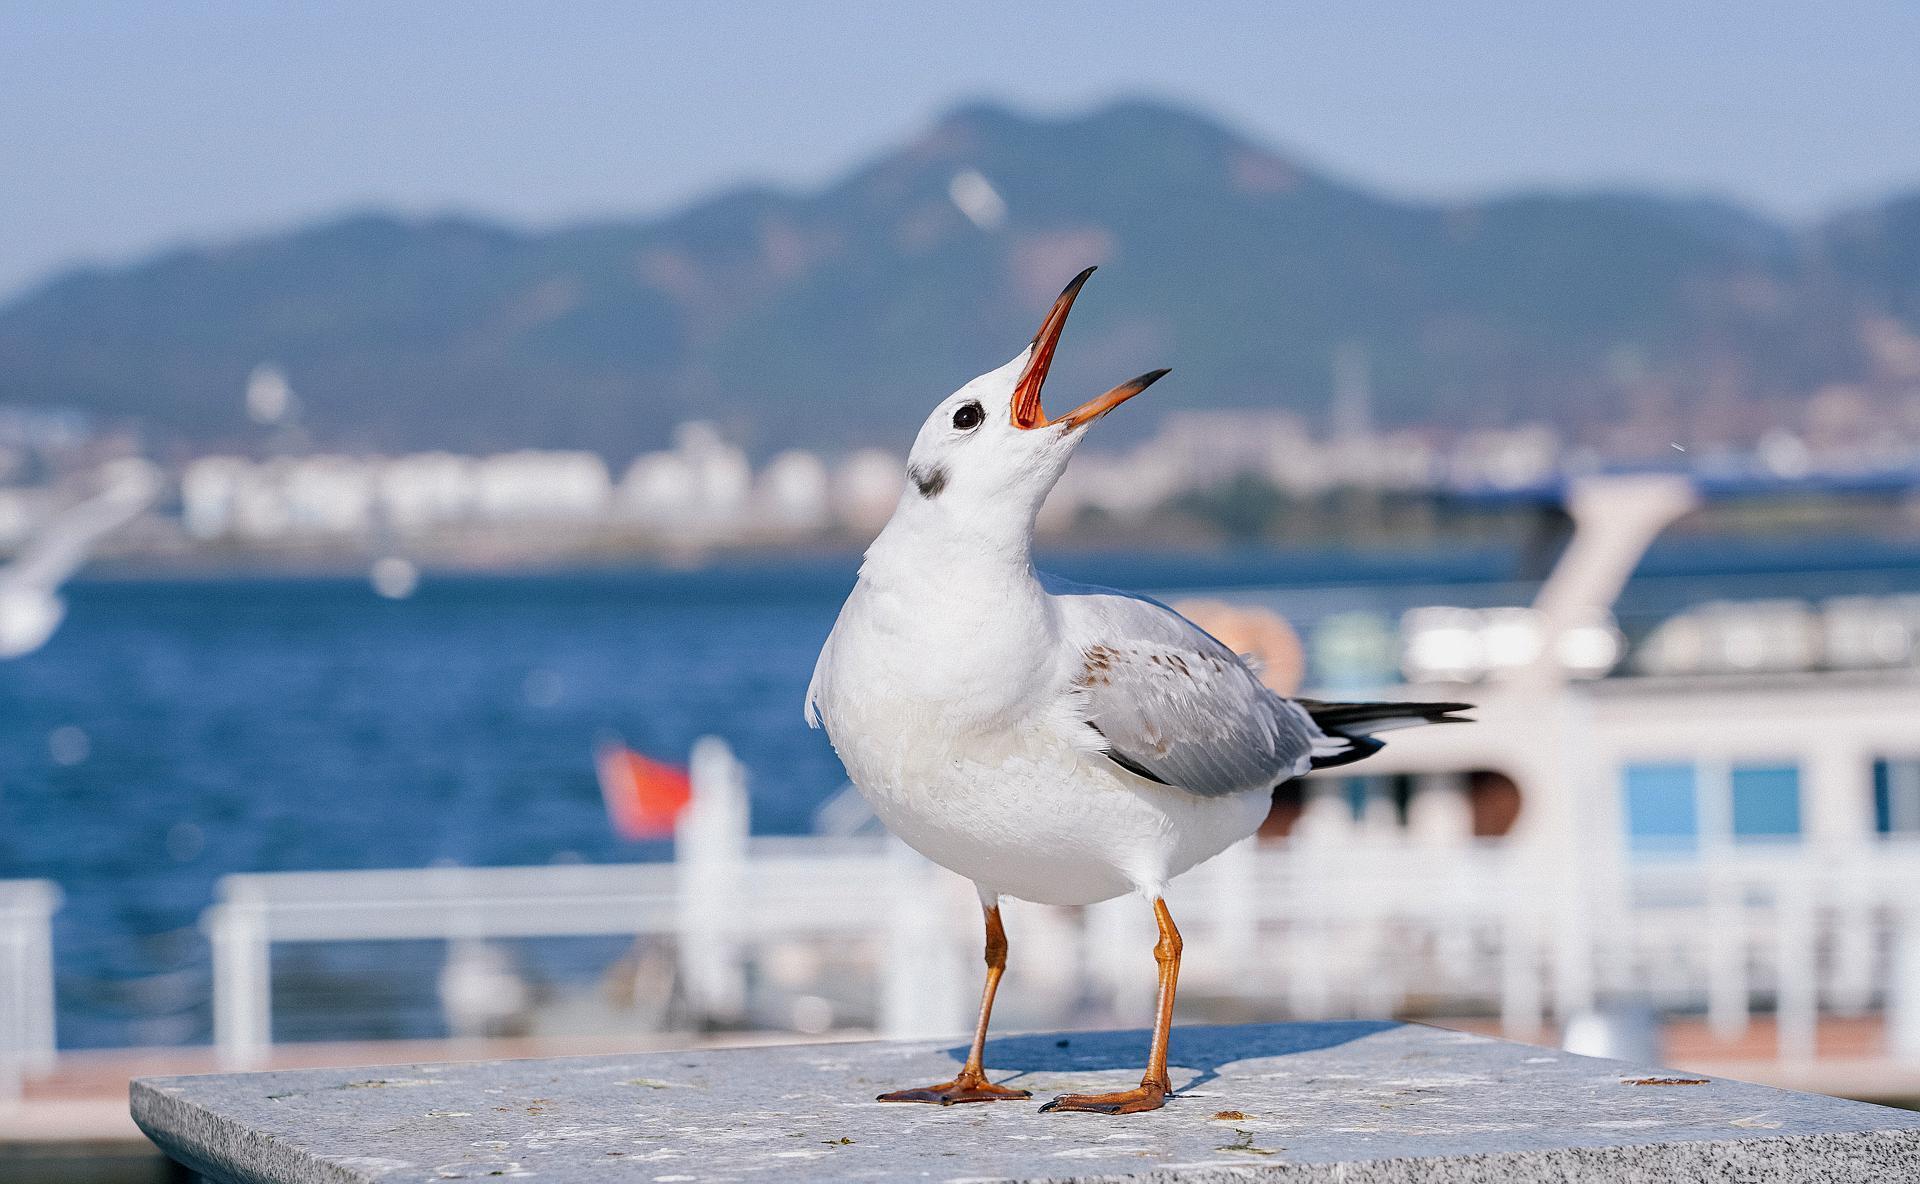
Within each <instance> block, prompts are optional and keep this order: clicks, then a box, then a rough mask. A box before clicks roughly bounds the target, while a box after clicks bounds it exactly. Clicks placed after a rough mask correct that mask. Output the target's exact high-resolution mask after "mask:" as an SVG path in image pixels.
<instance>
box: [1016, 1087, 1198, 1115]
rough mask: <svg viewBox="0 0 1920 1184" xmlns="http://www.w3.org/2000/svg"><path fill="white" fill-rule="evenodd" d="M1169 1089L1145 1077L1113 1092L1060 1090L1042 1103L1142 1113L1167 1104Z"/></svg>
mask: <svg viewBox="0 0 1920 1184" xmlns="http://www.w3.org/2000/svg"><path fill="white" fill-rule="evenodd" d="M1168 1092H1169V1091H1168V1089H1167V1087H1166V1086H1165V1085H1162V1084H1161V1083H1159V1082H1157V1081H1143V1082H1141V1083H1140V1084H1139V1085H1138V1086H1136V1087H1134V1088H1133V1089H1129V1090H1122V1091H1120V1092H1119V1093H1112V1094H1061V1095H1060V1096H1059V1097H1057V1098H1055V1099H1054V1100H1053V1101H1051V1102H1048V1103H1047V1104H1046V1105H1044V1106H1042V1107H1040V1112H1041V1113H1042V1114H1045V1113H1046V1112H1047V1111H1049V1110H1077V1111H1080V1112H1082V1113H1086V1114H1140V1113H1143V1112H1144V1111H1147V1110H1158V1109H1159V1108H1160V1107H1162V1106H1164V1105H1166V1104H1167V1094H1168Z"/></svg>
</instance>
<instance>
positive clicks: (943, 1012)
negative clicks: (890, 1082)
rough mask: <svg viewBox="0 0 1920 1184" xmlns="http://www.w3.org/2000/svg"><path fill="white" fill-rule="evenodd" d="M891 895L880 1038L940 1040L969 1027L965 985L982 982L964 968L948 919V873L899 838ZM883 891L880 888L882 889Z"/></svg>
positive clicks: (891, 846) (890, 850)
mask: <svg viewBox="0 0 1920 1184" xmlns="http://www.w3.org/2000/svg"><path fill="white" fill-rule="evenodd" d="M887 855H888V858H887V879H888V883H887V885H886V886H885V889H884V890H886V891H888V892H891V893H892V896H891V899H890V901H889V905H890V907H889V909H888V913H887V933H886V940H885V943H884V944H883V946H882V949H881V972H880V973H881V982H880V1035H881V1036H882V1037H883V1038H885V1039H888V1040H912V1039H927V1038H939V1037H945V1036H951V1035H954V1034H955V1033H956V1032H958V1031H961V1030H963V1028H964V1026H965V1023H966V1021H965V1019H964V1018H962V1017H963V1016H964V1011H965V1005H964V1004H963V1003H961V1002H960V1000H961V998H962V997H963V996H964V994H965V988H964V987H963V986H962V985H961V984H963V983H969V982H974V981H977V980H978V979H979V978H980V977H981V976H983V975H984V974H985V973H986V971H985V969H984V968H982V969H981V970H980V971H979V972H978V973H977V974H975V975H971V976H969V975H967V974H965V973H963V972H962V970H961V962H960V959H959V957H958V949H959V947H958V944H957V942H956V939H955V935H954V934H953V932H952V927H951V926H950V925H948V923H947V921H948V918H949V916H950V914H951V908H950V905H951V903H952V902H951V898H950V897H949V896H948V894H947V893H946V892H945V891H943V889H944V888H945V887H946V885H944V884H942V883H941V882H940V878H939V877H940V876H941V875H942V873H940V872H939V871H937V870H936V869H935V868H934V866H933V864H931V863H928V862H927V861H926V860H924V859H922V858H921V857H920V856H919V855H917V854H915V853H914V852H913V850H912V849H911V848H909V847H908V846H907V845H906V844H905V843H902V842H900V841H899V840H898V839H889V840H888V845H887ZM876 887H878V886H876Z"/></svg>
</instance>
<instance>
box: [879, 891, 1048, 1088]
mask: <svg viewBox="0 0 1920 1184" xmlns="http://www.w3.org/2000/svg"><path fill="white" fill-rule="evenodd" d="M986 911H987V986H986V989H985V990H983V991H981V992H980V1023H979V1024H978V1025H977V1026H975V1028H974V1029H973V1047H972V1048H971V1049H969V1050H968V1052H967V1063H966V1064H965V1065H962V1066H961V1067H960V1075H959V1076H957V1077H955V1078H954V1079H953V1080H952V1081H943V1082H941V1083H940V1084H938V1085H929V1086H926V1087H925V1088H923V1089H901V1090H895V1091H894V1092H892V1093H890V1094H881V1095H880V1099H879V1100H880V1101H882V1102H932V1103H934V1104H936V1105H940V1106H952V1105H956V1104H958V1103H960V1102H1002V1101H1008V1100H1011V1099H1017V1098H1030V1097H1032V1096H1033V1095H1032V1094H1031V1093H1029V1092H1027V1091H1026V1090H1024V1089H1008V1088H1007V1087H1006V1086H1004V1085H995V1084H993V1083H992V1082H991V1081H988V1080H987V1074H986V1070H984V1069H982V1068H981V1067H980V1058H981V1055H982V1054H983V1053H984V1052H985V1050H986V1045H987V1019H988V1017H990V1016H991V1015H992V1014H993V993H994V992H995V991H996V990H998V989H999V987H1000V975H1001V974H1002V973H1003V972H1005V970H1006V969H1007V931H1006V930H1005V929H1004V928H1002V927H1001V925H1000V906H999V905H997V904H996V905H989V906H987V910H986Z"/></svg>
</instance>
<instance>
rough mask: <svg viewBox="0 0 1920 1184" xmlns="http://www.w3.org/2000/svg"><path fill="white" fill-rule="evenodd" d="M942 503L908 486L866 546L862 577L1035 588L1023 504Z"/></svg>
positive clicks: (971, 587)
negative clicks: (980, 508) (988, 506)
mask: <svg viewBox="0 0 1920 1184" xmlns="http://www.w3.org/2000/svg"><path fill="white" fill-rule="evenodd" d="M973 509H978V507H967V506H963V505H956V504H951V503H949V504H946V505H942V504H941V502H940V500H939V499H937V498H933V499H929V498H924V497H922V496H921V495H920V494H919V493H918V492H916V491H915V490H913V489H911V488H909V489H908V490H907V491H906V492H905V493H904V494H902V495H901V497H900V504H899V505H898V506H896V507H895V508H894V511H893V517H892V518H890V519H888V520H887V525H886V528H885V529H883V530H882V531H881V532H880V536H879V537H878V538H876V539H874V540H873V545H872V546H870V547H868V548H867V554H866V562H865V563H863V564H861V567H860V572H861V576H862V578H863V579H870V580H873V581H877V582H889V583H890V582H894V581H905V582H911V583H914V584H919V583H923V582H929V581H930V582H934V583H937V584H942V585H945V586H949V587H951V588H952V589H953V590H954V591H955V592H956V593H958V594H961V595H971V594H975V593H977V592H978V591H979V586H980V585H982V584H985V585H989V586H993V587H997V588H999V589H1002V590H1006V589H1012V588H1016V587H1017V588H1021V589H1024V588H1025V587H1027V586H1032V587H1034V588H1036V589H1037V588H1038V587H1039V585H1038V584H1037V583H1036V582H1035V580H1034V577H1033V515H1032V514H1030V513H1026V512H1024V507H1017V508H1013V510H1014V512H1011V513H1009V512H1008V509H1009V508H1008V507H999V506H996V507H992V508H991V509H990V510H989V511H988V512H978V513H976V512H970V510H973Z"/></svg>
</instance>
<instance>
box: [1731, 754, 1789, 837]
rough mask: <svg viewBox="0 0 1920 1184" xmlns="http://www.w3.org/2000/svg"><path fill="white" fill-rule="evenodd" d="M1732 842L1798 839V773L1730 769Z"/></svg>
mask: <svg viewBox="0 0 1920 1184" xmlns="http://www.w3.org/2000/svg"><path fill="white" fill-rule="evenodd" d="M1733 837H1734V840H1735V841H1736V842H1749V841H1755V840H1758V841H1761V842H1765V841H1767V840H1773V839H1796V838H1799V837H1800V769H1799V767H1798V766H1795V765H1735V766H1734V767H1733Z"/></svg>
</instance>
